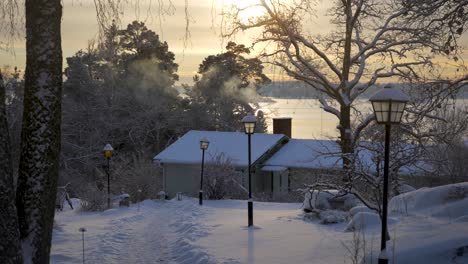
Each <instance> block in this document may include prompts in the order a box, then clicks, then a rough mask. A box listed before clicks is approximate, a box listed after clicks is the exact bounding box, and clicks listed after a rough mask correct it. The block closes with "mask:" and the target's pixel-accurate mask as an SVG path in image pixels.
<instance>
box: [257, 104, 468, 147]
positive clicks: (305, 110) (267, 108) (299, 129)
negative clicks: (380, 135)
mask: <svg viewBox="0 0 468 264" xmlns="http://www.w3.org/2000/svg"><path fill="white" fill-rule="evenodd" d="M266 99H267V101H270V102H263V103H260V107H261V110H262V111H263V112H264V113H265V115H266V117H267V121H268V131H269V132H270V133H271V132H273V122H272V118H275V117H291V118H292V137H293V138H308V139H336V138H337V137H338V135H339V133H338V130H337V129H336V126H337V125H338V119H337V118H336V117H335V116H334V115H332V114H330V113H327V112H325V111H323V109H322V108H321V105H320V103H319V101H318V100H317V99H285V98H275V97H267V98H266ZM467 103H468V100H466V99H460V100H459V105H461V106H464V107H467V106H468V105H467ZM356 107H357V108H358V109H359V110H361V111H363V112H371V111H372V106H371V104H370V102H369V101H368V100H361V101H357V103H356Z"/></svg>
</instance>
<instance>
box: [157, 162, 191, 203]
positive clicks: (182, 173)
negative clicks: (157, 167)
mask: <svg viewBox="0 0 468 264" xmlns="http://www.w3.org/2000/svg"><path fill="white" fill-rule="evenodd" d="M163 168H164V191H165V192H166V194H167V195H168V196H169V197H171V198H172V197H174V196H175V195H176V194H177V193H178V192H182V193H184V194H185V195H188V196H196V195H198V191H199V188H200V167H199V166H195V165H184V164H168V163H166V164H164V165H163Z"/></svg>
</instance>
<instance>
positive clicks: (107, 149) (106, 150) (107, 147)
mask: <svg viewBox="0 0 468 264" xmlns="http://www.w3.org/2000/svg"><path fill="white" fill-rule="evenodd" d="M103 151H104V156H105V157H106V158H107V208H110V158H111V156H112V151H114V149H113V148H112V146H111V144H109V143H108V144H106V145H105V146H104V149H103Z"/></svg>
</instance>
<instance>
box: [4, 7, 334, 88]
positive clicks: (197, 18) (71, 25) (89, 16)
mask: <svg viewBox="0 0 468 264" xmlns="http://www.w3.org/2000/svg"><path fill="white" fill-rule="evenodd" d="M144 1H145V0H141V1H140V2H141V3H142V4H141V5H142V7H141V8H140V9H139V12H137V11H136V10H135V8H133V7H131V6H126V7H125V8H124V10H123V12H124V13H123V19H122V25H123V26H126V25H127V24H128V23H129V22H131V21H133V20H135V19H138V20H141V21H144V22H145V24H146V25H147V27H148V28H149V29H151V30H153V31H155V32H156V33H157V34H159V35H160V37H161V39H162V40H164V41H167V43H168V44H169V49H170V50H171V51H172V52H174V53H175V55H176V62H177V63H178V64H179V71H178V74H179V76H180V77H181V82H191V80H192V77H193V76H194V75H195V73H196V71H197V69H198V65H199V64H200V63H201V62H202V61H203V59H204V58H205V57H207V56H209V55H213V54H218V53H221V52H223V48H224V46H225V45H226V43H227V41H226V40H223V39H221V38H220V37H219V33H220V31H219V29H220V28H219V25H220V23H221V15H220V14H221V12H222V7H223V5H224V6H229V5H231V4H240V5H245V4H247V3H249V1H244V0H187V2H188V10H189V13H190V27H189V28H190V34H191V37H190V38H189V41H188V43H187V47H184V41H183V40H184V35H185V23H186V20H185V13H184V8H185V0H172V3H173V5H174V7H175V9H174V13H173V14H172V15H165V16H164V17H163V18H162V20H161V21H160V20H159V17H158V14H157V11H156V10H157V4H158V1H159V0H146V1H152V4H153V7H152V9H151V13H148V11H147V5H146V4H145V3H144ZM162 1H163V2H164V3H166V7H168V6H167V3H168V2H169V1H168V0H162ZM63 2H64V9H63V18H62V49H63V57H64V62H65V61H66V60H65V59H66V57H70V56H72V55H73V54H75V53H76V52H77V51H78V50H80V49H86V47H87V46H88V43H89V41H90V40H92V39H95V38H96V37H97V32H98V23H97V20H96V11H95V7H94V4H93V1H92V0H64V1H63ZM324 2H325V3H327V1H324ZM323 5H325V4H319V5H318V8H319V9H325V8H324V7H323ZM160 22H162V23H160ZM317 29H321V30H323V27H317ZM324 32H325V31H324ZM235 41H236V42H238V43H242V44H246V45H247V46H249V45H250V44H251V42H252V41H251V39H250V38H249V37H248V36H246V35H239V36H236V38H235ZM25 57H26V53H25V42H24V41H23V40H22V39H20V40H17V41H16V42H15V54H14V55H13V54H11V53H8V52H4V51H0V66H1V67H3V66H4V65H9V66H11V67H14V66H18V68H20V69H23V68H24V65H25ZM64 67H66V65H65V64H64Z"/></svg>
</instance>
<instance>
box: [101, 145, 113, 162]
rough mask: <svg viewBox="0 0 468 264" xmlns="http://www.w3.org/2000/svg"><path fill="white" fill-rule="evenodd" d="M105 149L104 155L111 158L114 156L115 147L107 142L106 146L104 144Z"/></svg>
mask: <svg viewBox="0 0 468 264" xmlns="http://www.w3.org/2000/svg"><path fill="white" fill-rule="evenodd" d="M102 150H103V151H104V156H105V157H106V158H110V157H111V156H112V151H114V149H113V148H112V146H111V144H109V143H107V144H106V145H105V146H104V149H102Z"/></svg>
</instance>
